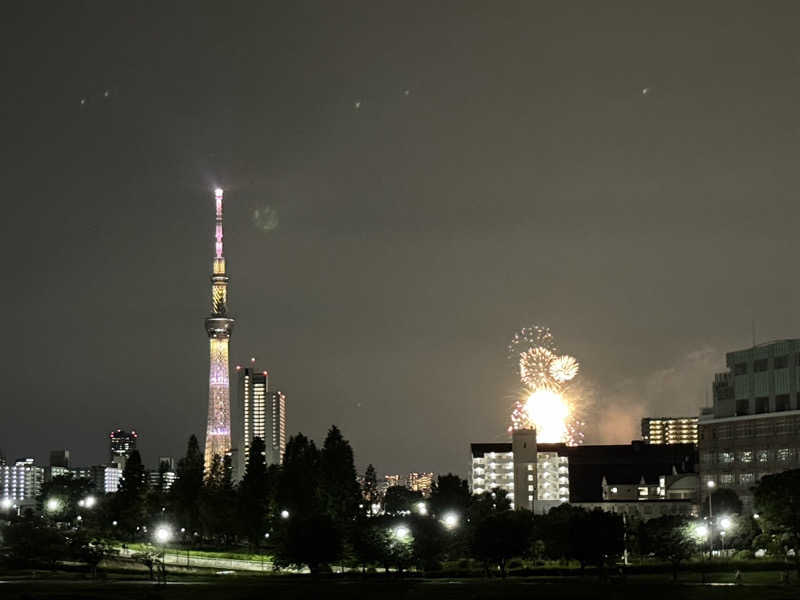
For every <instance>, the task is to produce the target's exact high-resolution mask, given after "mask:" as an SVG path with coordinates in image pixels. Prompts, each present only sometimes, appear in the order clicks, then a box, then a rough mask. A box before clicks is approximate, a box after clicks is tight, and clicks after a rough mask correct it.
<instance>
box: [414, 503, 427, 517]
mask: <svg viewBox="0 0 800 600" xmlns="http://www.w3.org/2000/svg"><path fill="white" fill-rule="evenodd" d="M416 509H417V512H418V513H419V514H421V515H422V516H423V517H424V516H425V515H427V514H428V507H427V506H425V503H424V502H417V504H416Z"/></svg>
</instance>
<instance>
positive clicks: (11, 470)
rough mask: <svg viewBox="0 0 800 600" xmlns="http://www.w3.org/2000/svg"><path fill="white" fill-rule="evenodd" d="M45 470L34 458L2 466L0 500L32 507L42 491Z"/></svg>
mask: <svg viewBox="0 0 800 600" xmlns="http://www.w3.org/2000/svg"><path fill="white" fill-rule="evenodd" d="M43 482H44V468H43V467H40V466H38V465H36V464H35V461H34V459H32V458H21V459H19V460H17V461H16V462H15V463H14V464H13V465H2V466H0V499H3V498H8V499H9V500H11V501H12V502H15V503H16V504H28V505H32V504H33V503H34V501H35V500H36V496H38V495H39V493H40V492H41V491H42V483H43Z"/></svg>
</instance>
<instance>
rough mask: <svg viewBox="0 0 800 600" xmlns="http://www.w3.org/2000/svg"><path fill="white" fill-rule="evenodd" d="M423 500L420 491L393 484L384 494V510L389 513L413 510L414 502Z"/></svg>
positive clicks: (396, 513) (395, 513) (394, 513)
mask: <svg viewBox="0 0 800 600" xmlns="http://www.w3.org/2000/svg"><path fill="white" fill-rule="evenodd" d="M420 500H422V494H421V493H420V492H414V491H411V490H410V489H408V488H407V487H405V486H404V485H393V486H391V487H389V488H387V490H386V493H385V494H384V495H383V510H384V512H386V514H389V515H398V514H402V513H405V512H406V511H411V509H412V508H413V506H414V504H416V503H417V502H419V501H420Z"/></svg>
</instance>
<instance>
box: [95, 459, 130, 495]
mask: <svg viewBox="0 0 800 600" xmlns="http://www.w3.org/2000/svg"><path fill="white" fill-rule="evenodd" d="M91 479H92V481H94V487H95V489H96V490H97V491H98V492H100V493H103V494H111V493H113V492H116V491H117V490H118V489H119V481H120V479H122V468H120V467H119V466H118V463H111V464H110V465H95V466H93V467H91Z"/></svg>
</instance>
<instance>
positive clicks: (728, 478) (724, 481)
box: [719, 473, 733, 485]
mask: <svg viewBox="0 0 800 600" xmlns="http://www.w3.org/2000/svg"><path fill="white" fill-rule="evenodd" d="M719 484H720V485H733V473H721V474H720V476H719Z"/></svg>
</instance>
